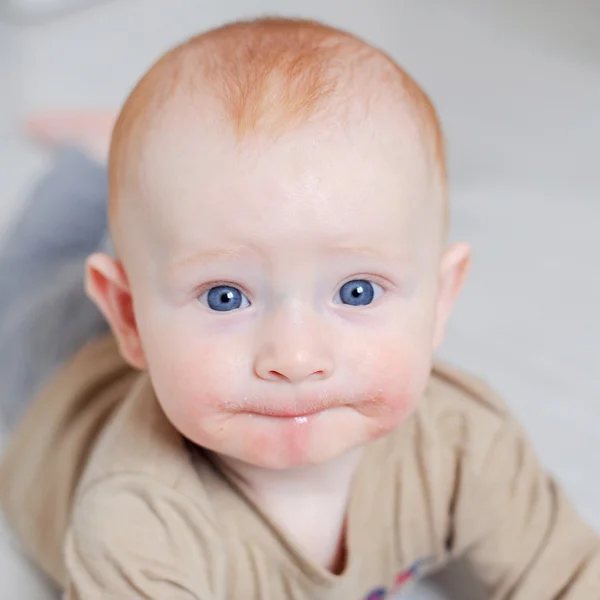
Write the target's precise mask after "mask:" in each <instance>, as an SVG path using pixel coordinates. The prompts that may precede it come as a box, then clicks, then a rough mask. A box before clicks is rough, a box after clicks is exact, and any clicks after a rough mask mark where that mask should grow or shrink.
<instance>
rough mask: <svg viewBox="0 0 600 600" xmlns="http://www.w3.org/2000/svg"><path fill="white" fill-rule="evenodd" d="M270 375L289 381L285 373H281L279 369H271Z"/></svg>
mask: <svg viewBox="0 0 600 600" xmlns="http://www.w3.org/2000/svg"><path fill="white" fill-rule="evenodd" d="M269 376H270V377H271V379H275V380H285V381H288V378H287V377H286V376H285V375H283V374H281V373H279V371H269Z"/></svg>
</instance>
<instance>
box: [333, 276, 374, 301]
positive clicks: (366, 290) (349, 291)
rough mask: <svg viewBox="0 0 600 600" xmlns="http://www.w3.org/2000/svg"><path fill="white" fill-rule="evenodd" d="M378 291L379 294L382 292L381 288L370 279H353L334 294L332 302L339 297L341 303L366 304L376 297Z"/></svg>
mask: <svg viewBox="0 0 600 600" xmlns="http://www.w3.org/2000/svg"><path fill="white" fill-rule="evenodd" d="M378 291H379V295H378V296H377V298H378V297H379V296H381V294H382V293H383V291H384V290H383V288H382V287H381V286H380V285H379V284H377V283H374V282H372V281H367V280H366V279H353V280H352V281H348V282H347V283H345V284H344V285H343V286H342V287H341V288H340V291H339V292H338V293H337V294H336V296H335V299H334V302H335V301H336V300H337V299H338V298H339V300H340V301H341V303H342V304H349V305H350V306H366V305H367V304H371V302H373V300H375V299H376V297H375V295H376V293H377V292H378Z"/></svg>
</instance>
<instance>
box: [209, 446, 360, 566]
mask: <svg viewBox="0 0 600 600" xmlns="http://www.w3.org/2000/svg"><path fill="white" fill-rule="evenodd" d="M362 452H363V449H362V448H357V449H354V450H352V451H350V452H348V453H346V454H343V455H341V456H339V457H337V458H336V459H334V460H332V461H330V462H327V463H325V464H322V465H311V466H307V467H298V468H294V469H288V470H273V469H264V468H260V467H255V466H253V465H248V464H246V463H243V462H241V461H237V460H233V459H231V458H227V457H220V459H219V460H220V462H221V464H222V467H223V468H224V469H225V470H226V471H227V472H228V474H229V475H230V476H231V477H232V478H233V479H235V480H236V481H237V483H238V485H239V486H240V487H241V488H242V489H243V490H244V492H245V493H246V494H247V495H248V496H249V497H251V498H253V499H254V501H255V502H256V503H257V504H258V505H259V506H260V507H261V509H262V510H263V511H264V513H265V514H267V515H269V517H270V518H271V519H272V520H273V521H274V522H276V523H278V524H279V526H281V527H283V528H284V530H286V531H287V532H288V534H289V535H291V537H292V539H294V540H295V542H296V543H297V544H298V545H299V546H300V547H301V548H303V550H304V551H305V552H307V553H308V555H309V556H310V557H311V558H312V559H313V560H315V561H316V562H317V563H319V564H321V565H323V566H324V567H325V568H327V569H329V570H330V571H332V572H334V573H340V572H341V571H342V570H343V569H344V565H345V560H346V540H345V527H346V513H347V508H348V499H349V496H350V488H351V485H352V479H353V477H354V473H355V472H356V469H357V467H358V463H359V461H360V458H361V456H362Z"/></svg>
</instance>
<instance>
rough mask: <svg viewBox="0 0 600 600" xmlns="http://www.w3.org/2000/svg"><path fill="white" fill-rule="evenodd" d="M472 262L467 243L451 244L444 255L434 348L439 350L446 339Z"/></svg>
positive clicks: (441, 267)
mask: <svg viewBox="0 0 600 600" xmlns="http://www.w3.org/2000/svg"><path fill="white" fill-rule="evenodd" d="M470 263H471V247H470V246H469V245H468V244H466V243H463V242H461V243H456V244H453V245H451V246H450V247H449V248H448V249H447V250H446V251H445V252H444V255H443V257H442V261H441V265H440V275H439V287H438V294H437V304H436V323H435V330H434V336H433V349H434V350H437V349H438V348H439V347H440V346H441V344H442V341H443V339H444V331H445V328H446V322H447V321H448V317H449V316H450V313H451V312H452V309H453V308H454V304H455V302H456V299H457V298H458V295H459V294H460V291H461V289H462V287H463V284H464V282H465V279H466V277H467V273H468V271H469V266H470Z"/></svg>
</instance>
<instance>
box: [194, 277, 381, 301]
mask: <svg viewBox="0 0 600 600" xmlns="http://www.w3.org/2000/svg"><path fill="white" fill-rule="evenodd" d="M361 279H362V280H365V281H369V282H372V283H376V284H377V285H379V286H381V288H382V289H383V291H384V292H388V291H389V290H390V287H391V284H390V283H389V282H388V281H387V280H385V279H383V278H382V277H379V276H377V275H365V274H362V275H353V276H352V277H349V278H348V279H345V280H344V281H343V282H342V283H340V285H339V286H338V288H337V289H338V290H339V289H341V288H342V287H343V286H344V285H346V284H347V283H349V282H350V281H356V280H361ZM220 285H224V286H228V287H234V288H236V289H238V290H240V292H242V293H243V294H244V295H245V296H246V297H247V298H248V299H250V293H249V292H248V290H247V289H245V288H244V287H243V286H241V285H240V284H239V283H232V282H230V281H212V282H210V283H205V284H202V285H201V286H200V287H198V288H196V289H195V290H194V297H195V298H199V297H200V296H202V294H204V293H205V292H207V291H209V290H211V289H212V288H214V287H218V286H220ZM250 306H252V301H250Z"/></svg>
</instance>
